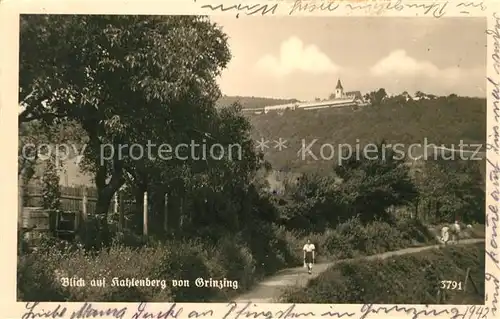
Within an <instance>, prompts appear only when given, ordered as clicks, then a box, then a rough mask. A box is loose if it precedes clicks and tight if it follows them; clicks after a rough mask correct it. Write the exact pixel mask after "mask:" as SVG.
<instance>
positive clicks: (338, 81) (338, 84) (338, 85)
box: [335, 79, 344, 90]
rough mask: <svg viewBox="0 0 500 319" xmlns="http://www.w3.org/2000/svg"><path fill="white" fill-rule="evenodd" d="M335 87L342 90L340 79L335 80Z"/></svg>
mask: <svg viewBox="0 0 500 319" xmlns="http://www.w3.org/2000/svg"><path fill="white" fill-rule="evenodd" d="M335 89H340V90H343V89H344V88H343V87H342V83H340V79H338V80H337V87H336V88H335Z"/></svg>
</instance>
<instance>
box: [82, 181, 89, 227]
mask: <svg viewBox="0 0 500 319" xmlns="http://www.w3.org/2000/svg"><path fill="white" fill-rule="evenodd" d="M87 201H88V198H87V188H86V187H83V197H82V217H83V221H84V222H85V221H86V220H87Z"/></svg>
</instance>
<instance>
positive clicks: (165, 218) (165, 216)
mask: <svg viewBox="0 0 500 319" xmlns="http://www.w3.org/2000/svg"><path fill="white" fill-rule="evenodd" d="M163 230H164V231H168V193H165V207H164V208H163Z"/></svg>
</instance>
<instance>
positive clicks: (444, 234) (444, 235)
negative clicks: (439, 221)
mask: <svg viewBox="0 0 500 319" xmlns="http://www.w3.org/2000/svg"><path fill="white" fill-rule="evenodd" d="M449 240H450V228H449V227H448V226H444V227H443V228H441V242H442V243H443V244H445V245H446V244H447V243H448V241H449Z"/></svg>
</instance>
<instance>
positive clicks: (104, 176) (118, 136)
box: [19, 15, 230, 238]
mask: <svg viewBox="0 0 500 319" xmlns="http://www.w3.org/2000/svg"><path fill="white" fill-rule="evenodd" d="M20 52H21V54H20V101H21V104H22V107H23V110H22V112H20V114H19V122H20V123H24V122H29V121H33V120H42V121H44V122H47V123H58V122H62V121H68V120H71V121H76V122H77V123H78V124H79V125H81V126H82V128H83V130H84V131H85V133H86V135H87V137H88V146H87V148H86V153H87V154H85V155H86V156H85V163H84V164H85V165H84V167H85V168H86V169H87V170H89V171H92V172H93V173H94V174H95V183H96V186H97V189H98V199H97V204H96V209H97V212H98V213H100V214H103V215H106V214H107V211H108V208H109V204H110V201H111V198H112V196H113V194H114V193H115V192H116V190H118V189H119V188H120V187H121V186H122V185H123V184H124V183H125V181H126V176H128V175H126V172H127V171H132V172H133V171H134V170H136V171H137V168H138V167H139V168H140V167H141V165H142V166H145V164H143V163H141V161H140V160H139V161H137V162H136V161H134V160H131V159H130V158H124V156H120V155H123V154H120V153H119V152H118V151H117V150H118V149H119V145H125V144H128V145H131V144H133V143H140V144H142V145H144V142H145V141H146V140H153V141H154V142H160V143H171V144H174V143H176V142H179V141H185V140H186V139H197V140H199V139H200V134H202V133H203V130H204V128H205V124H206V123H208V122H210V118H209V117H210V116H211V114H212V113H213V112H212V111H211V108H213V105H214V103H215V101H216V100H217V99H218V98H219V96H220V92H219V89H218V86H217V84H216V81H215V78H216V76H218V75H219V73H220V71H221V70H222V69H223V68H224V67H225V66H226V64H227V63H228V61H229V60H230V52H229V49H228V46H227V40H226V36H225V34H224V33H223V32H222V31H221V30H220V29H219V28H218V27H217V26H216V25H215V24H213V23H211V22H210V21H209V20H208V19H207V18H206V17H199V16H90V15H86V16H83V15H81V16H77V15H73V16H71V15H50V16H48V15H26V16H22V18H21V39H20ZM145 132H147V134H146V133H145ZM104 145H110V146H113V148H114V150H115V152H114V153H113V152H111V153H110V154H104V155H105V156H103V154H102V151H103V146H104ZM108 149H110V148H108ZM142 162H143V161H142ZM139 170H140V169H139ZM131 175H132V176H133V174H131ZM137 176H138V174H136V181H137V182H138V178H137ZM103 220H104V219H103ZM102 227H103V231H104V233H105V234H107V224H106V223H105V222H104V223H103V224H102ZM105 238H106V236H105Z"/></svg>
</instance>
